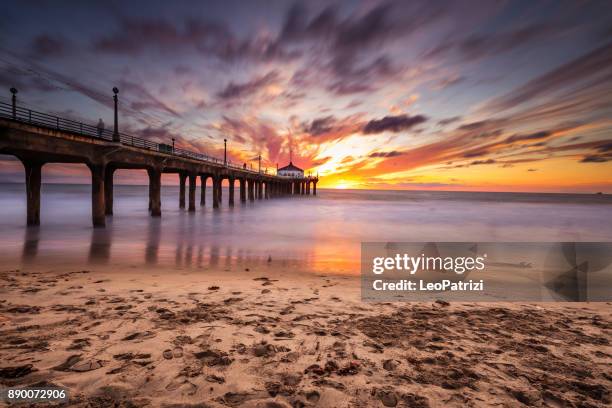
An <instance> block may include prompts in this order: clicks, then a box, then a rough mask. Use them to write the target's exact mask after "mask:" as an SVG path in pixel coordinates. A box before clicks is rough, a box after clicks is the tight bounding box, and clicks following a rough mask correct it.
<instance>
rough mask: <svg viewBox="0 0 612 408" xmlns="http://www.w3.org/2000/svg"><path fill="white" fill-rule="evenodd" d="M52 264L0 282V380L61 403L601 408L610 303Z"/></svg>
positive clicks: (251, 270) (265, 269) (270, 271)
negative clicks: (47, 393) (452, 296)
mask: <svg viewBox="0 0 612 408" xmlns="http://www.w3.org/2000/svg"><path fill="white" fill-rule="evenodd" d="M60 269H62V268H57V267H53V269H52V270H50V269H45V268H44V267H40V266H36V267H34V266H33V267H31V268H26V269H14V270H3V271H2V272H1V273H0V280H1V282H2V283H1V285H0V287H1V289H0V299H1V300H0V338H1V339H2V341H1V350H0V359H1V361H2V363H1V367H0V384H1V385H3V386H26V385H38V386H42V385H47V386H50V385H58V386H63V387H67V388H68V389H69V390H70V394H71V399H70V406H83V407H108V406H120V407H192V406H193V407H196V406H197V407H228V406H229V407H236V406H241V407H242V406H244V407H270V408H272V407H289V406H292V407H310V406H312V407H370V406H374V407H376V406H381V407H382V406H387V407H394V406H398V407H447V406H503V407H511V406H522V405H527V406H576V407H578V406H581V407H600V406H601V407H603V406H608V404H610V389H611V388H612V376H610V361H611V359H610V357H611V355H612V347H611V346H610V341H611V329H612V318H611V311H612V307H611V305H610V304H609V303H583V304H569V303H556V304H551V303H541V304H511V303H496V304H483V303H469V304H467V303H466V304H450V305H449V304H447V303H446V302H442V301H440V302H428V303H386V304H374V303H364V302H362V301H361V299H360V292H359V280H358V278H356V277H353V276H334V275H326V276H322V275H314V274H306V273H294V271H290V270H287V268H286V267H285V266H283V265H282V264H281V263H280V262H279V263H278V264H277V263H276V262H275V261H272V262H270V263H268V264H267V265H266V264H257V265H254V266H252V267H242V268H240V270H235V269H232V270H229V269H225V270H224V269H219V270H216V271H215V270H208V269H204V268H199V269H196V268H193V269H184V270H176V269H175V270H165V269H162V268H148V269H140V268H137V267H132V268H130V267H125V268H114V269H111V268H104V267H90V268H89V269H86V270H76V269H75V270H73V269H66V268H63V269H64V270H60ZM36 406H40V404H37V405H36Z"/></svg>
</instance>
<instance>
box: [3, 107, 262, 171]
mask: <svg viewBox="0 0 612 408" xmlns="http://www.w3.org/2000/svg"><path fill="white" fill-rule="evenodd" d="M0 117H2V118H5V119H9V120H13V121H15V122H21V123H26V124H30V125H36V126H41V127H44V128H48V129H54V130H61V131H64V132H70V133H74V134H78V135H81V136H88V137H92V138H94V139H102V140H106V141H109V142H112V141H113V133H114V132H113V131H112V130H110V129H102V128H99V127H97V126H93V125H89V124H87V123H83V122H77V121H75V120H72V119H66V118H61V117H59V116H55V115H50V114H48V113H43V112H37V111H35V110H32V109H26V108H22V107H20V106H13V105H12V104H9V103H5V102H0ZM119 141H120V143H121V144H123V145H126V146H132V147H137V148H141V149H146V150H151V151H156V152H160V153H165V154H169V155H173V156H178V157H184V158H187V159H192V160H199V161H203V162H206V163H213V164H217V165H220V166H225V167H230V168H234V169H238V170H242V171H247V172H249V173H254V174H267V173H264V172H258V171H256V170H252V169H249V168H245V167H244V166H241V165H238V164H234V163H232V162H230V161H227V163H225V164H224V161H223V159H218V158H216V157H213V156H209V155H206V154H203V153H199V152H194V151H191V150H186V149H181V148H175V147H172V145H169V144H164V143H156V142H152V141H150V140H147V139H143V138H141V137H136V136H132V135H127V134H125V133H122V132H119Z"/></svg>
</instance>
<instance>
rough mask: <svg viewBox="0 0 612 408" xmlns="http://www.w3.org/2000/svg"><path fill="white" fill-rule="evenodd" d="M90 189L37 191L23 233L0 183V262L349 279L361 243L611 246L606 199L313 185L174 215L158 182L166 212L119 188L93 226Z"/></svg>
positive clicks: (168, 193) (171, 191) (9, 190)
mask: <svg viewBox="0 0 612 408" xmlns="http://www.w3.org/2000/svg"><path fill="white" fill-rule="evenodd" d="M89 189H90V187H89V186H83V185H52V184H45V185H43V190H42V200H43V201H44V204H45V205H44V206H43V207H42V216H43V217H44V219H45V223H43V224H42V225H41V226H40V227H33V228H32V227H31V228H26V227H25V225H24V221H23V220H24V218H23V214H24V213H25V202H24V200H23V191H24V186H23V185H20V184H2V185H0V209H1V210H0V228H1V232H2V233H1V234H0V261H1V262H2V263H3V264H4V265H20V264H24V265H40V266H42V267H45V268H55V267H62V266H65V265H73V266H74V267H77V268H83V267H85V266H86V265H89V264H92V265H107V266H110V267H115V266H117V267H123V266H127V267H141V266H145V267H148V266H151V267H153V266H162V267H165V266H167V267H171V268H177V269H189V268H203V269H209V268H215V269H219V270H225V269H228V270H231V269H233V268H237V267H245V268H246V267H252V266H253V265H257V264H260V265H266V264H268V259H271V260H272V261H273V262H274V265H275V266H277V265H279V264H280V265H286V266H287V267H292V268H295V269H299V270H309V271H313V272H340V273H358V272H359V267H360V265H359V261H360V259H359V258H360V245H361V242H373V241H374V242H375V241H383V242H384V241H395V242H401V241H408V242H410V241H419V242H422V241H446V242H452V241H475V242H487V241H496V242H503V241H523V242H530V241H543V242H562V241H607V242H610V241H612V198H610V197H608V196H606V195H604V196H596V195H546V194H506V193H501V194H500V193H444V192H408V191H406V192H388V191H365V192H364V191H342V192H338V191H330V190H327V191H326V190H321V191H320V194H319V196H318V197H317V198H314V197H293V198H291V199H283V198H278V199H273V200H269V202H267V203H266V205H265V206H262V205H257V204H256V203H255V204H252V203H248V202H247V203H245V204H240V205H236V206H235V207H234V208H228V207H223V208H220V209H212V208H210V207H204V208H198V210H197V211H196V212H193V213H189V212H187V211H185V210H184V209H183V210H181V209H179V208H178V205H177V203H176V196H177V194H178V188H177V187H173V186H167V187H166V186H165V187H164V188H162V206H163V211H164V216H163V217H161V218H155V217H150V216H148V214H147V211H146V206H147V204H148V202H147V192H148V191H147V186H121V185H118V186H116V189H115V212H114V216H113V217H109V218H108V219H107V227H106V228H102V229H99V228H92V227H90V226H89V224H88V223H87V222H86V221H87V220H88V219H89V217H90V216H91V214H90V205H89V200H90V196H89V194H88V191H89ZM207 200H210V197H207ZM313 200H316V202H313ZM551 208H553V209H554V211H551ZM143 210H144V211H143Z"/></svg>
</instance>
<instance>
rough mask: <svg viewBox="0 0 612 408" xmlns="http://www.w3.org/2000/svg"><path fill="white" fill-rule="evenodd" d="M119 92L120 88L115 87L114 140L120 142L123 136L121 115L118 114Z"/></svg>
mask: <svg viewBox="0 0 612 408" xmlns="http://www.w3.org/2000/svg"><path fill="white" fill-rule="evenodd" d="M118 93H119V89H118V88H117V87H114V88H113V94H114V95H113V100H114V102H115V128H114V130H113V142H120V141H121V138H120V137H119V116H118V114H117V101H118V99H119V98H118V97H117V94H118Z"/></svg>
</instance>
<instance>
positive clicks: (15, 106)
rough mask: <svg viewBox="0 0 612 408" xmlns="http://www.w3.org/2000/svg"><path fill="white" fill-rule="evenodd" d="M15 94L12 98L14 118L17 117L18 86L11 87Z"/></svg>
mask: <svg viewBox="0 0 612 408" xmlns="http://www.w3.org/2000/svg"><path fill="white" fill-rule="evenodd" d="M11 93H12V94H13V96H12V98H11V100H12V101H13V119H17V88H11Z"/></svg>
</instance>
